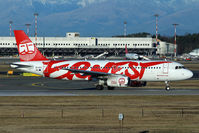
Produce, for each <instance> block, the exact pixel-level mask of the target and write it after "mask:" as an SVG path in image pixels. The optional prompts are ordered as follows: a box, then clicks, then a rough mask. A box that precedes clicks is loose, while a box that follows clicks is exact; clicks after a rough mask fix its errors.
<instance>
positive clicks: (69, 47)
mask: <svg viewBox="0 0 199 133" xmlns="http://www.w3.org/2000/svg"><path fill="white" fill-rule="evenodd" d="M30 39H31V40H32V41H33V42H34V43H36V44H37V47H38V48H39V49H40V50H41V51H42V52H44V54H45V55H48V56H52V55H63V56H64V55H74V54H76V55H78V54H82V55H86V54H99V53H103V52H105V51H107V52H108V53H109V54H111V55H120V54H124V52H125V45H127V48H128V51H129V52H134V53H138V54H143V55H152V54H155V53H156V49H157V48H158V49H157V54H161V55H162V54H163V55H164V54H168V53H169V54H173V53H172V52H173V51H174V50H172V48H171V46H170V45H171V44H168V43H166V42H160V45H159V46H158V47H157V48H156V41H155V40H154V39H153V38H151V37H140V38H130V37H129V38H127V37H125V38H124V37H80V34H79V33H78V32H70V33H67V34H66V37H37V42H36V41H35V38H34V37H30ZM167 45H169V46H167ZM165 46H166V47H165ZM168 47H169V49H168ZM165 49H166V50H165ZM17 53H18V52H17V46H16V41H15V38H14V37H0V55H16V54H17Z"/></svg>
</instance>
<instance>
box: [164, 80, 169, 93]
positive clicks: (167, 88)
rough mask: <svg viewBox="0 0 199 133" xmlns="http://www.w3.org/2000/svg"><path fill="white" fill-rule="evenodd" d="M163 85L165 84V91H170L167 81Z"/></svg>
mask: <svg viewBox="0 0 199 133" xmlns="http://www.w3.org/2000/svg"><path fill="white" fill-rule="evenodd" d="M165 84H166V87H165V89H166V90H167V91H169V90H170V86H169V81H165Z"/></svg>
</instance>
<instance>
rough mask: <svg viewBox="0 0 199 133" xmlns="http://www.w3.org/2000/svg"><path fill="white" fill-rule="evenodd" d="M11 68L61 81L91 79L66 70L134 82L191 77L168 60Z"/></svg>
mask: <svg viewBox="0 0 199 133" xmlns="http://www.w3.org/2000/svg"><path fill="white" fill-rule="evenodd" d="M11 67H13V68H17V69H20V70H22V71H25V72H31V73H35V74H38V75H42V76H44V77H50V78H55V79H63V80H91V79H92V77H91V75H89V74H83V73H73V72H71V71H69V70H68V69H75V70H83V71H86V72H100V73H104V74H106V73H108V74H113V75H123V76H127V77H129V78H130V80H135V81H177V80H185V79H188V78H191V77H192V76H193V73H192V72H191V71H190V70H188V69H185V68H184V67H183V65H181V64H180V63H177V62H171V61H129V60H119V61H116V60H107V61H106V60H105V61H103V60H90V61H85V60H73V61H50V60H49V61H27V62H15V63H13V64H12V65H11Z"/></svg>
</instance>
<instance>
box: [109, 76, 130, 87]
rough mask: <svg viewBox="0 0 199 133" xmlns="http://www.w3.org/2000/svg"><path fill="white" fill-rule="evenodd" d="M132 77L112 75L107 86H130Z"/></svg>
mask: <svg viewBox="0 0 199 133" xmlns="http://www.w3.org/2000/svg"><path fill="white" fill-rule="evenodd" d="M129 82H130V78H129V77H126V76H110V77H108V79H107V86H110V87H128V85H129Z"/></svg>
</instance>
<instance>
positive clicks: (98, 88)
mask: <svg viewBox="0 0 199 133" xmlns="http://www.w3.org/2000/svg"><path fill="white" fill-rule="evenodd" d="M96 89H97V90H103V89H104V86H103V85H96Z"/></svg>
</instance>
